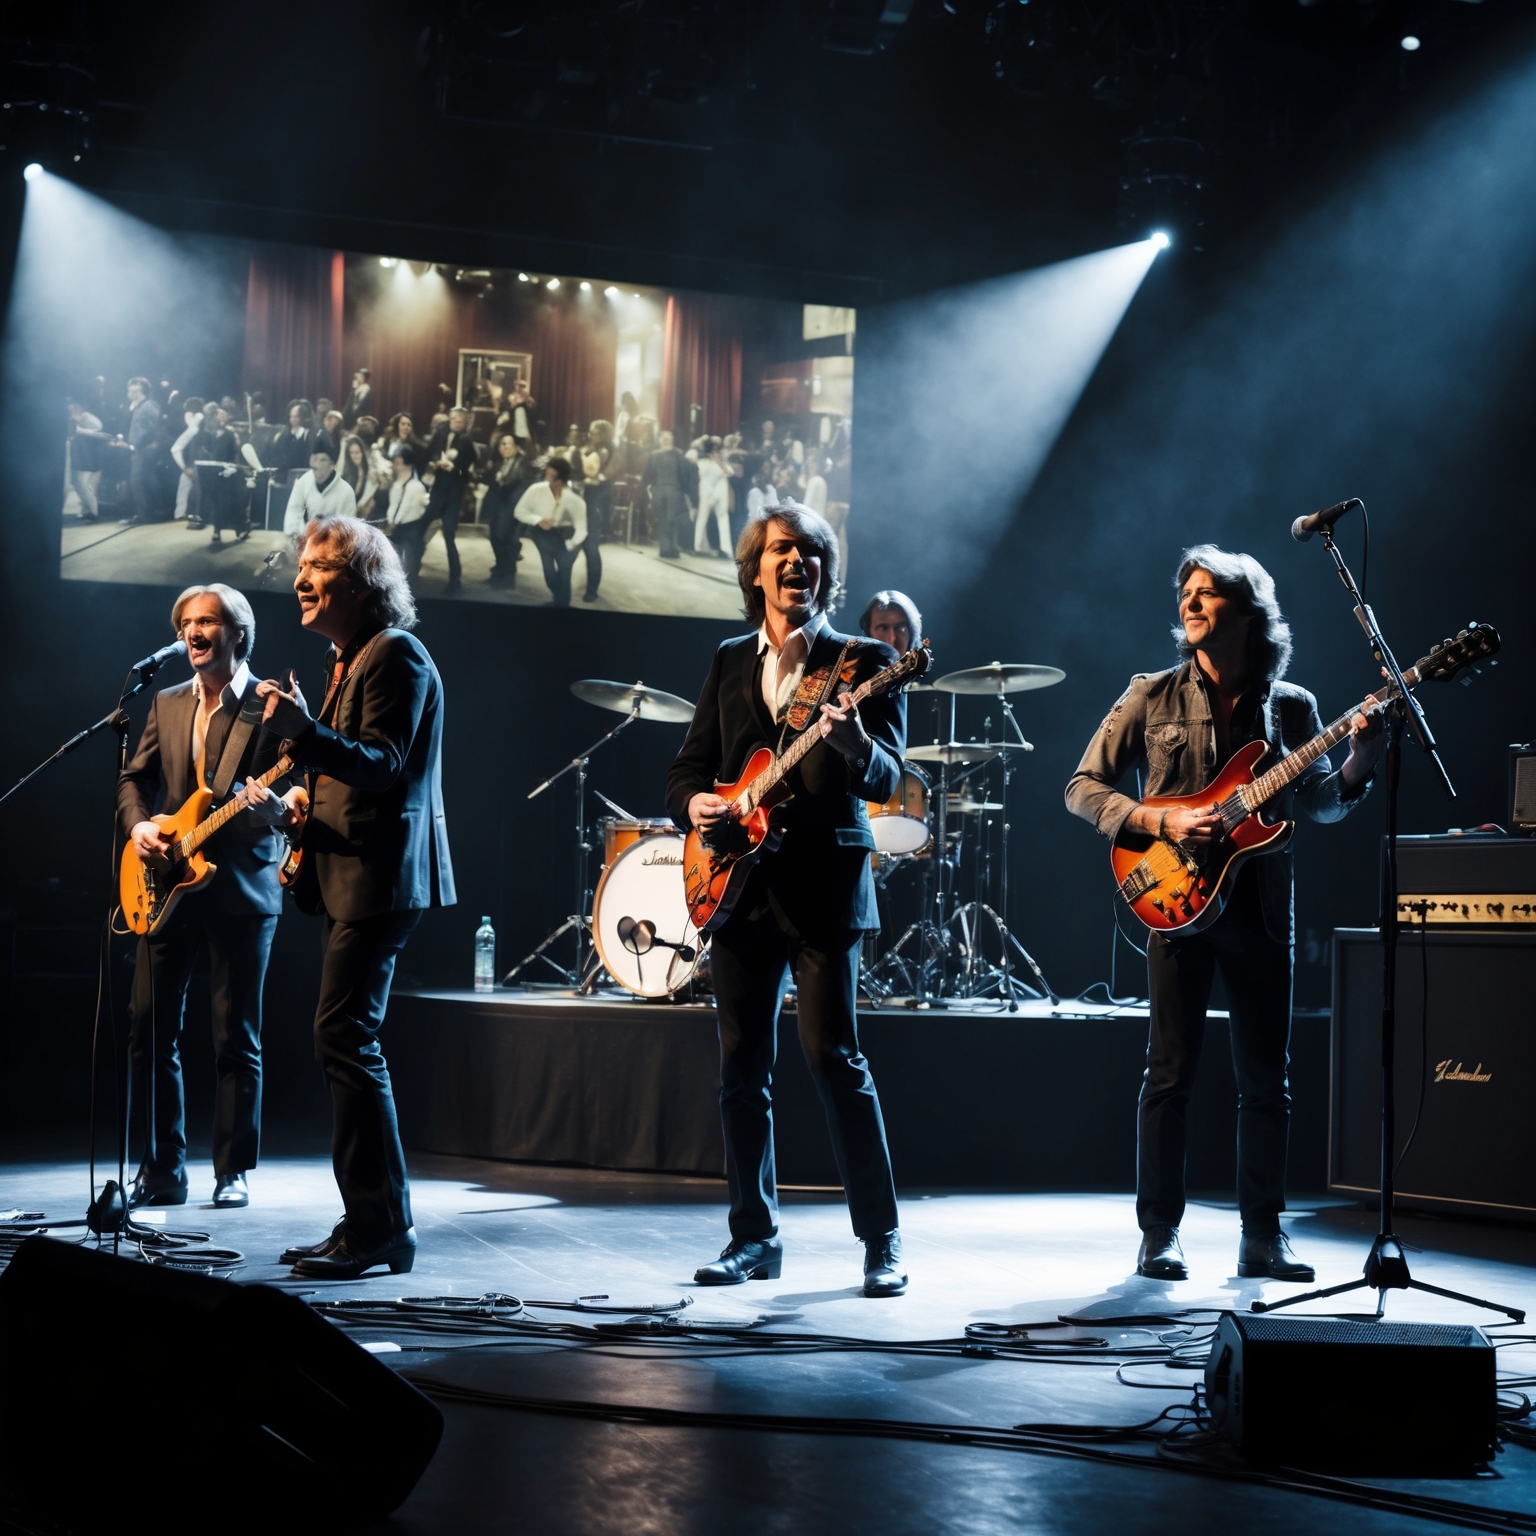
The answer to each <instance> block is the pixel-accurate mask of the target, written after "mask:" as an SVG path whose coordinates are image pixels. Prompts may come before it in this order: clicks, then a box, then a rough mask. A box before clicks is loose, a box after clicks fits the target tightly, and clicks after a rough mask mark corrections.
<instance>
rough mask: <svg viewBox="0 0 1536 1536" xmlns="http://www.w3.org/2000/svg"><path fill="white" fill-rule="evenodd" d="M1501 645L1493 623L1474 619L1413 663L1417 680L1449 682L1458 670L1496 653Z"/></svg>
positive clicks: (1462, 669)
mask: <svg viewBox="0 0 1536 1536" xmlns="http://www.w3.org/2000/svg"><path fill="white" fill-rule="evenodd" d="M1501 644H1502V642H1501V641H1500V639H1499V632H1498V630H1496V629H1495V628H1494V627H1493V625H1491V624H1479V623H1477V622H1476V621H1474V622H1473V623H1471V624H1469V625H1467V627H1466V628H1465V629H1464V630H1462V631H1461V632H1460V633H1459V634H1458V635H1456V636H1455V637H1454V638H1452V639H1448V640H1442V641H1441V642H1440V644H1439V645H1437V646H1435V647H1434V648H1433V649H1432V650H1431V651H1430V653H1429V655H1427V656H1422V657H1420V658H1419V660H1418V661H1416V662H1415V663H1414V665H1413V674H1414V676H1413V681H1414V682H1422V683H1431V682H1432V683H1443V682H1449V681H1450V679H1451V678H1453V677H1455V676H1456V675H1457V673H1459V672H1464V671H1465V670H1466V669H1467V668H1468V667H1470V666H1474V665H1475V664H1476V663H1477V662H1479V661H1482V660H1484V659H1485V658H1487V657H1489V656H1493V655H1495V654H1496V653H1497V652H1498V649H1499V646H1500V645H1501Z"/></svg>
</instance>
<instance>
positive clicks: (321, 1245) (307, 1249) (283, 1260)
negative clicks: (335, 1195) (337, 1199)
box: [277, 1216, 347, 1264]
mask: <svg viewBox="0 0 1536 1536" xmlns="http://www.w3.org/2000/svg"><path fill="white" fill-rule="evenodd" d="M346 1232H347V1218H346V1217H345V1216H343V1217H342V1218H341V1220H340V1221H338V1222H337V1223H336V1225H335V1226H334V1227H332V1228H331V1235H330V1236H329V1237H322V1238H321V1239H320V1241H319V1242H318V1243H308V1244H306V1245H305V1246H304V1247H302V1248H300V1247H293V1248H285V1249H283V1251H282V1253H281V1255H280V1256H279V1257H278V1261H277V1262H278V1263H279V1264H297V1263H298V1262H299V1260H300V1259H319V1258H324V1257H325V1255H326V1254H328V1253H333V1252H335V1250H336V1249H337V1248H339V1247H340V1246H341V1240H342V1238H343V1237H345V1236H346Z"/></svg>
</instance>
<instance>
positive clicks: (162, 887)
mask: <svg viewBox="0 0 1536 1536" xmlns="http://www.w3.org/2000/svg"><path fill="white" fill-rule="evenodd" d="M292 772H293V764H292V763H291V762H290V761H289V760H288V759H287V758H286V757H282V758H279V759H278V760H277V762H276V763H275V764H274V765H273V766H272V767H271V768H270V769H268V771H267V772H266V773H264V774H262V776H261V777H260V778H259V779H257V780H256V782H257V783H258V784H259V785H261V787H262V788H263V789H270V788H271V787H272V786H273V785H274V784H275V783H277V781H278V780H279V779H281V778H283V777H285V776H286V775H287V774H290V773H292ZM212 804H213V791H212V790H210V789H203V788H198V789H194V790H193V791H192V793H191V794H190V795H188V796H187V798H186V800H185V801H184V802H183V803H182V806H181V809H180V810H179V811H177V812H176V814H175V815H174V816H166V815H161V816H154V817H151V818H150V819H151V820H152V821H154V822H155V824H156V825H157V826H159V827H160V828H162V829H163V830H164V831H166V832H169V833H170V834H171V836H172V838H173V839H174V841H173V842H172V844H171V846H170V848H169V849H167V850H166V856H165V858H164V859H161V860H153V859H144V858H140V857H139V851H138V849H137V848H135V847H134V846H133V841H132V839H130V840H129V842H128V845H127V847H125V848H124V849H123V860H122V863H121V864H120V865H119V866H118V878H117V889H118V897H119V899H120V900H121V902H122V904H123V916H124V917H125V918H127V920H128V926H129V927H130V928H131V929H132V930H133V931H134V932H135V933H136V934H138V935H140V936H141V937H143V936H144V935H146V934H152V933H156V932H158V931H159V930H160V929H161V928H162V927H164V925H165V923H166V920H167V919H168V918H169V917H170V915H171V913H172V912H174V911H175V910H176V903H177V902H179V901H180V900H181V898H182V897H183V896H185V895H186V894H187V892H188V891H195V890H198V889H200V888H201V887H202V886H205V885H207V883H208V882H209V881H210V880H212V879H213V877H214V876H215V875H216V874H217V873H218V869H219V866H218V865H217V864H210V863H209V862H208V859H207V856H206V855H205V854H204V853H203V852H202V851H201V850H202V846H203V844H204V843H206V842H207V841H208V839H209V838H210V837H212V836H213V834H214V833H215V832H217V831H218V830H219V828H220V827H222V826H224V825H225V824H226V823H228V822H230V821H233V820H234V818H235V817H236V816H238V815H239V814H240V812H241V811H243V810H244V809H245V808H246V807H245V802H244V801H243V800H227V801H225V803H224V804H223V805H221V806H220V807H219V808H218V810H216V811H215V812H214V813H213V814H212V815H211V816H210V815H209V814H208V807H209V806H210V805H212Z"/></svg>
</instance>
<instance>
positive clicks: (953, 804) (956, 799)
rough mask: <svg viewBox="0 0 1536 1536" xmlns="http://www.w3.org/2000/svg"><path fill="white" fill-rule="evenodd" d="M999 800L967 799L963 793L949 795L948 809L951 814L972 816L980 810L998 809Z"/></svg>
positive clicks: (1000, 804)
mask: <svg viewBox="0 0 1536 1536" xmlns="http://www.w3.org/2000/svg"><path fill="white" fill-rule="evenodd" d="M1002 808H1003V805H1002V802H1001V801H1000V800H967V799H966V798H965V796H964V795H951V796H950V797H949V805H948V810H949V814H950V815H951V816H974V815H976V814H977V813H978V812H981V811H1000V810H1002Z"/></svg>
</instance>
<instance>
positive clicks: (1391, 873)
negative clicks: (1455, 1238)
mask: <svg viewBox="0 0 1536 1536" xmlns="http://www.w3.org/2000/svg"><path fill="white" fill-rule="evenodd" d="M1321 531H1322V535H1323V547H1324V548H1325V549H1326V550H1327V551H1328V554H1329V556H1330V558H1331V559H1332V560H1333V564H1334V568H1335V569H1336V570H1337V571H1338V573H1339V580H1340V581H1341V582H1342V583H1343V584H1344V590H1345V591H1346V592H1348V593H1349V595H1350V596H1351V597H1352V598H1353V599H1354V600H1355V617H1356V618H1357V619H1358V620H1359V621H1360V627H1361V628H1362V629H1363V630H1364V631H1365V635H1366V639H1367V640H1368V641H1369V643H1370V647H1371V650H1372V652H1373V653H1374V655H1375V656H1376V659H1377V660H1378V661H1379V662H1380V663H1381V665H1382V667H1383V669H1384V670H1385V672H1386V674H1387V676H1388V678H1389V679H1390V680H1391V681H1392V682H1393V683H1394V684H1395V685H1396V687H1397V697H1396V698H1395V699H1394V700H1393V701H1392V703H1391V704H1390V705H1389V706H1388V709H1387V726H1386V729H1387V751H1386V772H1385V778H1386V793H1387V806H1386V822H1387V830H1386V840H1385V843H1386V846H1385V850H1384V853H1383V857H1382V864H1381V1192H1380V1193H1381V1219H1380V1226H1379V1230H1378V1232H1377V1234H1376V1240H1375V1242H1373V1243H1372V1244H1371V1251H1370V1253H1369V1254H1368V1255H1367V1256H1366V1260H1365V1271H1364V1274H1363V1275H1362V1277H1361V1278H1360V1279H1359V1280H1349V1281H1346V1282H1345V1283H1344V1284H1343V1285H1329V1286H1324V1287H1323V1288H1322V1289H1320V1290H1313V1291H1304V1292H1302V1294H1301V1295H1299V1296H1287V1297H1285V1298H1284V1299H1283V1300H1281V1301H1255V1302H1252V1303H1250V1305H1251V1307H1252V1310H1253V1311H1255V1312H1278V1311H1279V1310H1280V1309H1281V1308H1282V1307H1294V1306H1296V1305H1298V1304H1299V1303H1301V1302H1303V1301H1316V1300H1318V1299H1320V1298H1321V1297H1324V1296H1342V1295H1343V1294H1344V1293H1345V1292H1346V1291H1358V1290H1362V1289H1366V1288H1369V1289H1371V1290H1373V1291H1375V1292H1376V1316H1377V1317H1380V1316H1381V1315H1382V1313H1383V1312H1384V1311H1385V1310H1386V1305H1387V1292H1388V1291H1427V1292H1429V1293H1430V1294H1431V1295H1434V1296H1444V1297H1446V1298H1447V1299H1448V1300H1450V1301H1462V1302H1465V1303H1466V1304H1467V1305H1468V1306H1472V1307H1483V1308H1485V1309H1486V1310H1487V1311H1489V1312H1502V1313H1503V1314H1504V1315H1505V1316H1506V1317H1508V1318H1510V1319H1511V1320H1512V1321H1514V1322H1516V1323H1523V1322H1524V1321H1525V1313H1524V1312H1522V1311H1520V1310H1519V1309H1518V1308H1515V1307H1506V1306H1504V1305H1503V1304H1502V1303H1500V1302H1497V1301H1484V1300H1482V1299H1481V1298H1480V1297H1477V1296H1468V1295H1466V1294H1465V1293H1464V1292H1462V1291H1448V1290H1445V1289H1444V1288H1443V1287H1441V1286H1438V1285H1427V1284H1425V1282H1424V1281H1422V1280H1415V1279H1414V1278H1413V1276H1412V1275H1411V1274H1410V1273H1409V1270H1408V1259H1407V1256H1406V1255H1405V1254H1404V1252H1403V1245H1402V1243H1401V1242H1400V1241H1399V1239H1398V1237H1397V1234H1396V1232H1394V1231H1393V1224H1394V1213H1393V1197H1394V1193H1395V1191H1394V1189H1393V1180H1394V1176H1395V1174H1394V1157H1395V1153H1396V1145H1397V1083H1396V1080H1395V1077H1394V1073H1395V1069H1396V1049H1397V937H1398V927H1399V924H1398V917H1397V810H1398V780H1399V778H1400V776H1401V772H1402V738H1403V727H1404V726H1405V725H1406V726H1407V727H1408V729H1409V730H1411V731H1412V732H1413V736H1414V739H1415V740H1416V741H1417V742H1418V743H1419V746H1420V747H1421V748H1423V750H1424V752H1425V753H1426V754H1427V756H1428V757H1429V759H1430V761H1431V762H1432V763H1433V764H1434V765H1435V768H1436V769H1437V770H1438V772H1439V774H1440V782H1441V784H1442V785H1443V786H1444V788H1445V791H1446V794H1447V795H1448V796H1449V797H1450V798H1451V799H1453V800H1454V799H1455V798H1456V789H1455V786H1454V785H1452V783H1451V778H1450V775H1449V774H1448V773H1447V772H1446V771H1445V764H1444V763H1443V762H1441V760H1440V752H1439V749H1438V748H1437V747H1436V745H1435V738H1434V735H1433V733H1432V732H1431V731H1430V728H1429V722H1428V721H1427V720H1426V719H1425V718H1424V710H1423V708H1422V707H1421V706H1420V704H1419V701H1418V700H1417V699H1416V698H1414V696H1413V694H1412V693H1410V692H1409V691H1408V687H1407V684H1406V683H1405V681H1404V679H1403V673H1402V668H1401V667H1399V666H1398V664H1397V658H1396V657H1395V656H1393V654H1392V650H1391V647H1390V646H1388V644H1387V641H1386V637H1385V636H1384V635H1383V634H1382V632H1381V628H1380V626H1379V625H1378V624H1377V622H1376V615H1375V614H1374V613H1372V612H1371V608H1370V604H1368V603H1367V602H1366V601H1365V599H1364V598H1363V597H1362V596H1361V595H1360V589H1359V588H1358V587H1357V586H1356V585H1355V578H1354V577H1353V576H1352V575H1351V574H1350V570H1349V567H1348V566H1347V565H1346V564H1345V563H1344V558H1343V556H1342V555H1340V554H1339V551H1338V546H1337V545H1336V544H1335V543H1334V541H1333V530H1332V529H1331V528H1324V529H1322V530H1321Z"/></svg>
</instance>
